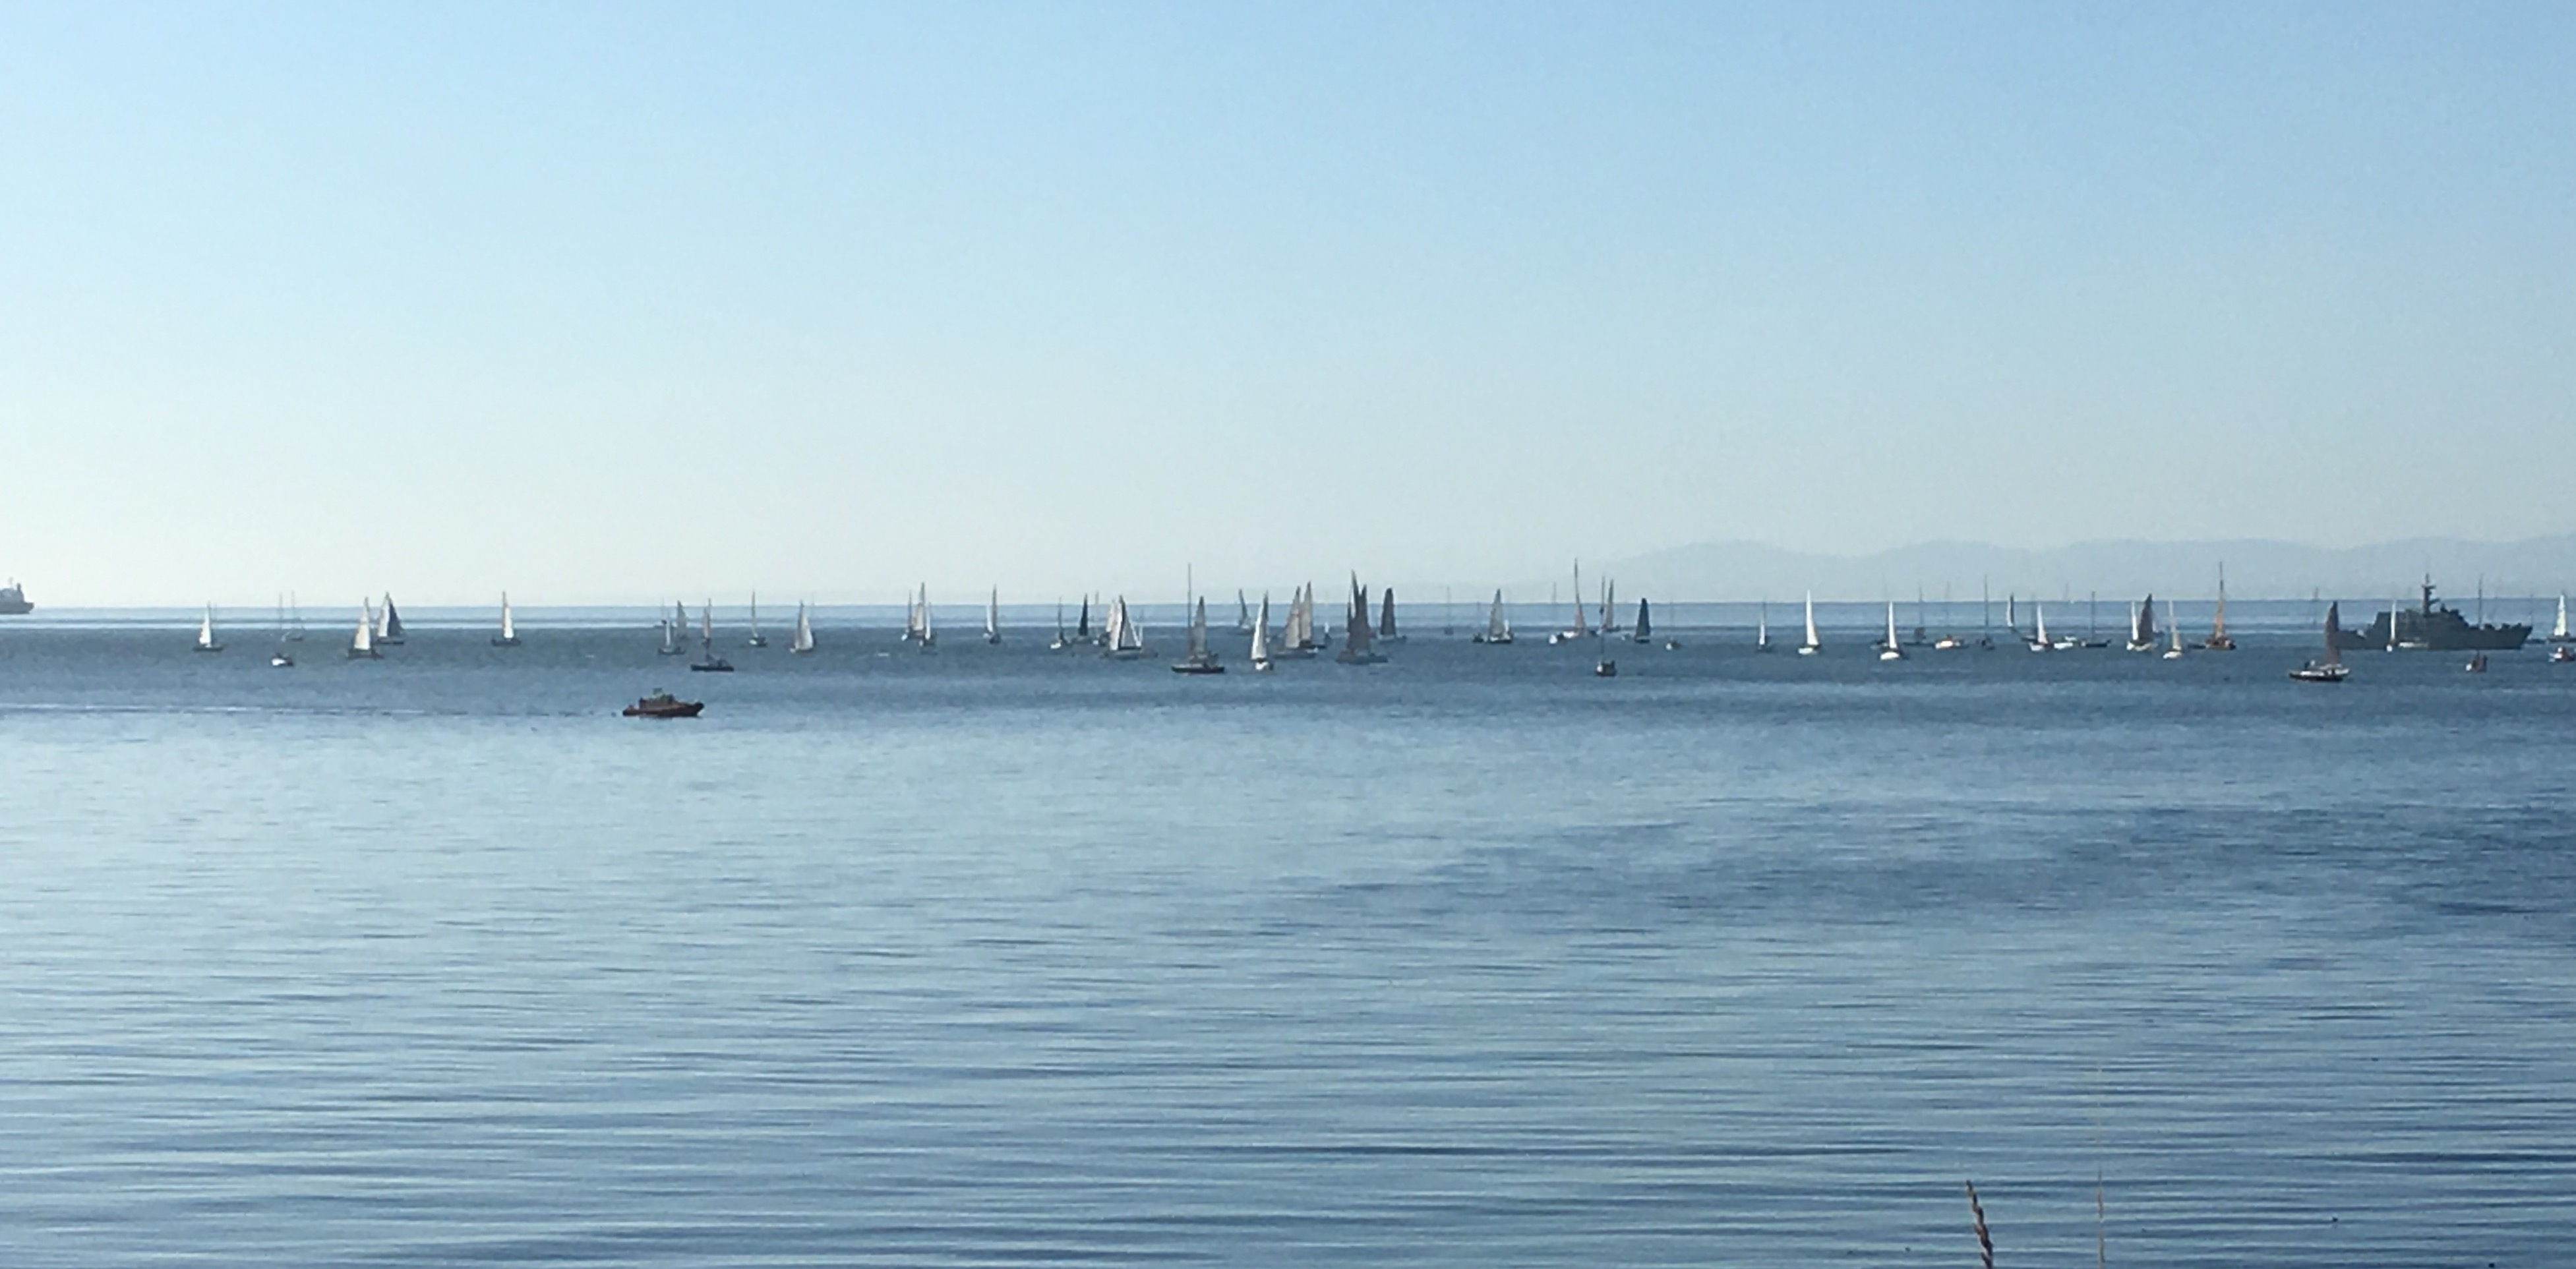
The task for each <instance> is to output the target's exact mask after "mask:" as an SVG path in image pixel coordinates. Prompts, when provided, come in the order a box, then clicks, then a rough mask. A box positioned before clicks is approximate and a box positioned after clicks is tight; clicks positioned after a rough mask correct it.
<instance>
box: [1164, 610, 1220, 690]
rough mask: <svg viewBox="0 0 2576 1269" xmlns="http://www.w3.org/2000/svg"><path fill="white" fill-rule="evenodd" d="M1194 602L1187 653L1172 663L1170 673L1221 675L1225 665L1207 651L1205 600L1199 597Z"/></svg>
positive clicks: (1212, 653)
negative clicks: (1195, 603)
mask: <svg viewBox="0 0 2576 1269" xmlns="http://www.w3.org/2000/svg"><path fill="white" fill-rule="evenodd" d="M1196 602H1197V608H1196V610H1195V611H1193V612H1192V613H1191V614H1190V648H1189V651H1188V652H1187V653H1185V654H1183V655H1182V657H1181V659H1180V660H1178V661H1175V662H1173V663H1172V673H1174V674H1223V673H1225V665H1224V664H1223V663H1222V662H1220V661H1218V660H1217V659H1216V654H1215V653H1214V652H1210V651H1208V641H1207V599H1206V598H1205V597H1201V598H1199V599H1198V600H1197V601H1196Z"/></svg>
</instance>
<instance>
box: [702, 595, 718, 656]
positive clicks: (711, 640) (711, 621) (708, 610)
mask: <svg viewBox="0 0 2576 1269" xmlns="http://www.w3.org/2000/svg"><path fill="white" fill-rule="evenodd" d="M698 641H699V642H701V643H704V644H706V645H707V646H708V647H710V648H712V647H714V646H715V645H716V601H714V600H712V599H710V600H708V601H707V602H706V603H704V604H702V605H700V606H699V608H698Z"/></svg>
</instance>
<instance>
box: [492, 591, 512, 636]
mask: <svg viewBox="0 0 2576 1269" xmlns="http://www.w3.org/2000/svg"><path fill="white" fill-rule="evenodd" d="M492 646H493V647H496V648H515V647H517V646H519V626H518V623H516V622H514V621H512V620H511V619H510V592H508V591H506V590H505V591H502V592H501V633H500V635H499V636H498V637H496V638H494V639H493V640H492Z"/></svg>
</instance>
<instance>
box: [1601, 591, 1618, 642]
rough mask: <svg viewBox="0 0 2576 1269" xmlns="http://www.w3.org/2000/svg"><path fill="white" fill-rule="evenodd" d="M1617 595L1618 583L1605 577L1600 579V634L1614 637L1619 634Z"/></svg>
mask: <svg viewBox="0 0 2576 1269" xmlns="http://www.w3.org/2000/svg"><path fill="white" fill-rule="evenodd" d="M1618 593H1619V585H1618V583H1616V582H1613V581H1611V580H1610V579H1609V578H1607V577H1605V578H1602V579H1601V633H1602V634H1605V635H1614V634H1617V633H1619V609H1618V607H1617V604H1618V599H1617V598H1616V597H1617V595H1618Z"/></svg>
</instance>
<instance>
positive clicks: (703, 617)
mask: <svg viewBox="0 0 2576 1269" xmlns="http://www.w3.org/2000/svg"><path fill="white" fill-rule="evenodd" d="M689 669H690V671H691V672H693V673H698V674H731V673H733V662H731V661H727V660H725V659H724V658H723V657H720V656H717V655H716V601H714V600H712V599H710V600H708V601H707V602H706V603H705V604H704V605H702V606H701V607H700V608H699V609H698V659H697V660H695V661H691V662H690V663H689Z"/></svg>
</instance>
